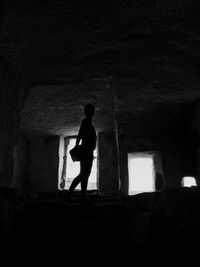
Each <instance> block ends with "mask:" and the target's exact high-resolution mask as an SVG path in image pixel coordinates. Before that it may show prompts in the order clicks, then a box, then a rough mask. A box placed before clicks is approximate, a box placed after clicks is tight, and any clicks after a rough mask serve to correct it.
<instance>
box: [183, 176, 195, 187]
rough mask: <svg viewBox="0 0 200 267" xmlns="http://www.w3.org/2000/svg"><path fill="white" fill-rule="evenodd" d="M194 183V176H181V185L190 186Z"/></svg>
mask: <svg viewBox="0 0 200 267" xmlns="http://www.w3.org/2000/svg"><path fill="white" fill-rule="evenodd" d="M196 185H197V183H196V180H195V178H194V177H191V176H186V177H183V179H182V186H184V187H191V186H196Z"/></svg>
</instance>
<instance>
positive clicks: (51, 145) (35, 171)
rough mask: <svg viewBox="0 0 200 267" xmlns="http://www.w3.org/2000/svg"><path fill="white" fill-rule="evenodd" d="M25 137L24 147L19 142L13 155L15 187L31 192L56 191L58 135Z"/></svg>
mask: <svg viewBox="0 0 200 267" xmlns="http://www.w3.org/2000/svg"><path fill="white" fill-rule="evenodd" d="M26 139H27V141H26V148H25V147H24V143H23V144H22V143H21V142H20V143H19V144H18V149H17V151H18V153H16V155H15V163H16V166H15V172H14V177H15V187H18V188H19V187H20V186H21V189H24V190H28V191H33V192H42V191H49V192H54V191H57V183H58V163H59V162H58V160H59V157H58V149H59V137H57V136H45V137H44V136H37V135H35V136H28V137H26ZM25 154H26V156H25ZM23 161H24V162H23Z"/></svg>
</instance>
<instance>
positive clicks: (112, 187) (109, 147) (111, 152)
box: [98, 132, 119, 194]
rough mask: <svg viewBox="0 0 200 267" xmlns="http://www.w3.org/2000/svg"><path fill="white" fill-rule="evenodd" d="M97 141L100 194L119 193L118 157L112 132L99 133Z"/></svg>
mask: <svg viewBox="0 0 200 267" xmlns="http://www.w3.org/2000/svg"><path fill="white" fill-rule="evenodd" d="M98 140H99V148H98V152H99V156H98V157H99V191H100V192H101V193H102V194H115V193H118V192H119V174H118V155H117V144H116V138H115V134H114V132H100V133H99V134H98Z"/></svg>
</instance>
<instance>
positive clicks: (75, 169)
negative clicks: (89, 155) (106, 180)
mask: <svg viewBox="0 0 200 267" xmlns="http://www.w3.org/2000/svg"><path fill="white" fill-rule="evenodd" d="M75 142H76V138H75V137H71V138H68V145H67V157H66V167H65V170H64V172H65V173H64V175H65V187H64V188H62V189H69V187H70V185H71V183H72V181H73V179H74V178H75V177H76V176H77V175H78V174H79V172H80V163H79V162H73V161H72V159H71V156H70V154H69V151H70V150H71V149H72V148H73V147H74V146H75ZM59 152H60V153H59V157H60V162H59V182H58V188H59V189H61V188H60V183H61V177H62V169H63V166H64V158H63V156H64V141H62V139H61V140H60V148H59ZM94 156H95V159H94V160H93V166H92V170H91V174H90V177H89V180H88V187H87V189H88V190H93V189H97V150H95V151H94ZM76 189H78V190H80V189H81V184H79V185H78V186H77V187H76Z"/></svg>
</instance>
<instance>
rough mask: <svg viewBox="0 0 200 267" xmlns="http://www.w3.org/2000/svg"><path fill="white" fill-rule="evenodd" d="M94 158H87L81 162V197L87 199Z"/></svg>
mask: <svg viewBox="0 0 200 267" xmlns="http://www.w3.org/2000/svg"><path fill="white" fill-rule="evenodd" d="M92 163H93V159H89V160H85V161H82V162H81V173H82V176H81V198H82V200H84V199H86V191H87V185H88V179H89V176H90V173H91V169H92Z"/></svg>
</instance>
